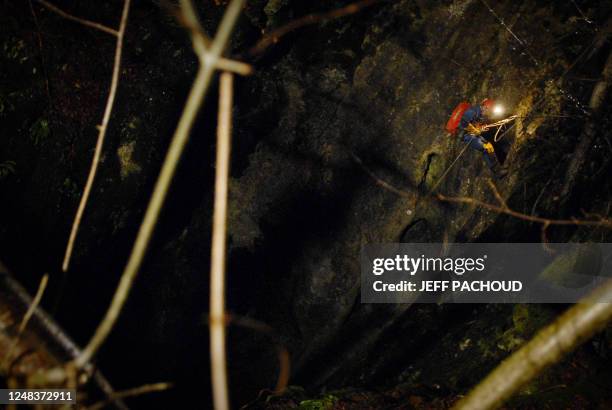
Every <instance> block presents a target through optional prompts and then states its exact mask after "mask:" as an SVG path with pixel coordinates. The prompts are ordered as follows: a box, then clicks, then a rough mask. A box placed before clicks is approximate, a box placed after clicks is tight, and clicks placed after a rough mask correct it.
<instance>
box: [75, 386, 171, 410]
mask: <svg viewBox="0 0 612 410" xmlns="http://www.w3.org/2000/svg"><path fill="white" fill-rule="evenodd" d="M172 387H174V386H173V384H172V383H152V384H145V385H144V386H139V387H134V388H133V389H127V390H122V391H118V392H116V393H114V394H112V395H111V396H109V398H108V399H106V400H102V401H99V402H97V403H95V404H93V405H91V406H89V407H86V408H85V410H100V409H103V408H104V407H106V406H108V405H109V404H111V403H112V402H114V401H115V400H121V399H126V398H129V397H136V396H142V395H143V394H148V393H154V392H160V391H164V390H168V389H171V388H172Z"/></svg>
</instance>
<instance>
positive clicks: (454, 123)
mask: <svg viewBox="0 0 612 410" xmlns="http://www.w3.org/2000/svg"><path fill="white" fill-rule="evenodd" d="M470 107H471V104H470V103H469V102H467V101H463V102H460V103H459V105H457V106H456V107H455V109H454V110H453V113H452V114H451V116H450V118H449V120H448V122H447V123H446V131H447V132H448V133H449V134H451V135H454V134H456V133H457V127H458V126H459V122H461V117H463V113H464V112H466V111H467V109H468V108H470Z"/></svg>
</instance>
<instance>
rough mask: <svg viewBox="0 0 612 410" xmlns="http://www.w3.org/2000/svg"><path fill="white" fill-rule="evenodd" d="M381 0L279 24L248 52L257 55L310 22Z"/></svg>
mask: <svg viewBox="0 0 612 410" xmlns="http://www.w3.org/2000/svg"><path fill="white" fill-rule="evenodd" d="M381 1H382V0H361V1H358V2H355V3H352V4H349V5H348V6H345V7H342V8H339V9H336V10H332V11H329V12H327V13H313V14H308V15H306V16H304V17H301V18H298V19H296V20H293V21H290V22H289V23H287V24H285V25H284V26H281V27H279V28H277V29H275V30H273V31H271V32H270V33H267V34H265V35H264V36H263V37H262V38H261V39H260V40H259V41H258V42H257V43H256V44H255V45H254V46H253V47H251V49H249V51H248V53H247V54H249V55H250V56H257V55H260V54H262V53H263V52H264V51H265V50H266V49H267V48H268V47H270V46H271V45H272V44H276V43H278V41H279V40H280V38H281V37H283V36H284V35H286V34H288V33H290V32H292V31H294V30H297V29H299V28H302V27H305V26H309V25H312V24H317V23H320V22H322V21H325V20H331V19H336V18H340V17H344V16H347V15H349V14H354V13H357V12H358V11H361V10H362V9H364V8H366V7H369V6H372V5H374V4H376V3H379V2H381Z"/></svg>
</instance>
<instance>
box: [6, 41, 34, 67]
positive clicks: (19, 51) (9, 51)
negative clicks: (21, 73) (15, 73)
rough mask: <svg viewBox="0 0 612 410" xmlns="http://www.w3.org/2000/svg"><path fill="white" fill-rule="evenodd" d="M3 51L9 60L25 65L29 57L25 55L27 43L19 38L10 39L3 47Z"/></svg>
mask: <svg viewBox="0 0 612 410" xmlns="http://www.w3.org/2000/svg"><path fill="white" fill-rule="evenodd" d="M2 51H4V55H5V56H6V57H7V58H8V59H9V60H17V61H19V63H24V62H25V61H26V60H27V59H28V57H27V55H26V53H25V41H23V40H22V39H18V38H14V37H13V38H9V39H8V40H6V41H5V42H4V44H3V45H2Z"/></svg>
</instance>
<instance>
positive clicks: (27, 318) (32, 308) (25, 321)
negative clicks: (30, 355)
mask: <svg viewBox="0 0 612 410" xmlns="http://www.w3.org/2000/svg"><path fill="white" fill-rule="evenodd" d="M48 281H49V274H48V273H45V274H44V275H43V277H42V278H41V279H40V283H39V285H38V290H37V291H36V295H35V296H34V299H32V303H30V306H29V307H28V310H27V311H26V313H25V315H23V318H22V319H21V323H20V324H19V328H18V329H17V335H16V336H15V338H14V339H13V342H12V343H11V347H9V349H8V351H7V353H6V356H5V357H4V360H3V361H2V363H1V364H0V369H3V368H5V365H6V363H7V362H8V361H9V360H10V357H11V356H12V355H13V351H14V350H15V348H16V347H17V344H18V343H19V339H21V335H22V334H23V332H24V330H25V328H26V326H27V325H28V322H30V318H31V317H32V315H33V314H34V311H35V310H36V308H37V307H38V305H39V304H40V301H41V300H42V297H43V295H44V294H45V289H47V282H48Z"/></svg>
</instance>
